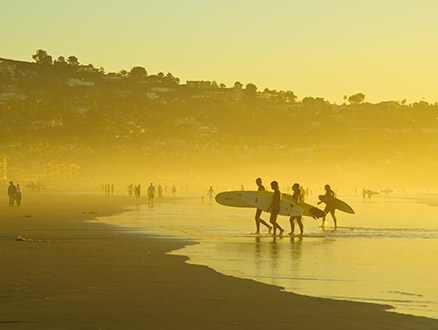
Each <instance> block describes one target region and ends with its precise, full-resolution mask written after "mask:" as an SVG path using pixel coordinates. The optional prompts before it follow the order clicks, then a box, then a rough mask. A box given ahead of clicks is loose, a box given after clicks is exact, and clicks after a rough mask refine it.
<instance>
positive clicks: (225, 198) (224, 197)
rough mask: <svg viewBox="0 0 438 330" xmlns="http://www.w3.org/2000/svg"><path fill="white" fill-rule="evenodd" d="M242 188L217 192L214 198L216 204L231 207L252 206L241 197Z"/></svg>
mask: <svg viewBox="0 0 438 330" xmlns="http://www.w3.org/2000/svg"><path fill="white" fill-rule="evenodd" d="M242 192H243V191H242V190H239V191H224V192H220V193H219V194H217V195H216V196H215V197H214V198H215V200H216V202H217V203H218V204H221V205H225V206H232V207H253V206H251V205H249V204H248V203H247V202H245V201H244V200H243V199H242Z"/></svg>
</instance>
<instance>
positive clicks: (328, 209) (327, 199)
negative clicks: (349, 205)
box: [318, 184, 338, 229]
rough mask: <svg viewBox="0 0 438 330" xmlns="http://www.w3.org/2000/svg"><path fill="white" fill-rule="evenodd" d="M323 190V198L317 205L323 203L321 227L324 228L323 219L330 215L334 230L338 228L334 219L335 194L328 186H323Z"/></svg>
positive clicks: (336, 220)
mask: <svg viewBox="0 0 438 330" xmlns="http://www.w3.org/2000/svg"><path fill="white" fill-rule="evenodd" d="M324 189H325V195H324V198H323V199H322V200H321V201H320V202H318V204H321V203H323V202H324V203H325V209H324V217H323V218H322V227H323V228H324V225H325V218H326V216H327V214H328V213H330V215H331V216H332V218H333V222H334V224H335V229H336V228H338V219H336V215H335V198H336V195H335V192H334V191H333V190H332V189H331V188H330V185H328V184H326V185H325V186H324Z"/></svg>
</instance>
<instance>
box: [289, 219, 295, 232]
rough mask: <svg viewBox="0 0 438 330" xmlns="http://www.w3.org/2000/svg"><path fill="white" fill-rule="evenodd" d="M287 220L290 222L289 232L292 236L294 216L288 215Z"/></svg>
mask: <svg viewBox="0 0 438 330" xmlns="http://www.w3.org/2000/svg"><path fill="white" fill-rule="evenodd" d="M289 222H290V233H289V234H290V235H291V236H292V235H293V234H294V232H295V218H294V217H290V218H289Z"/></svg>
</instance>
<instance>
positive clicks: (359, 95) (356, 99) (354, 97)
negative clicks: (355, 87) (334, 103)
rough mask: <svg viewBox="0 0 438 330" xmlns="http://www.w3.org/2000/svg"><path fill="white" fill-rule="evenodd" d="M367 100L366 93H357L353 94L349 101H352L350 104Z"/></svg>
mask: <svg viewBox="0 0 438 330" xmlns="http://www.w3.org/2000/svg"><path fill="white" fill-rule="evenodd" d="M364 100H365V95H364V94H362V93H357V94H354V95H351V96H350V97H349V98H348V102H350V104H360V103H362V102H363V101H364Z"/></svg>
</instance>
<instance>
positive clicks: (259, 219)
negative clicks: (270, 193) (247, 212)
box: [255, 178, 272, 234]
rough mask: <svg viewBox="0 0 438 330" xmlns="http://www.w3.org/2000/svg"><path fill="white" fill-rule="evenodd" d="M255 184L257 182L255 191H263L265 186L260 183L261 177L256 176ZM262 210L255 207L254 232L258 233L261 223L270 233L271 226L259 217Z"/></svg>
mask: <svg viewBox="0 0 438 330" xmlns="http://www.w3.org/2000/svg"><path fill="white" fill-rule="evenodd" d="M255 182H256V184H257V187H258V189H257V191H265V186H263V184H262V179H261V178H257V179H256V181H255ZM262 212H263V211H262V210H260V209H257V211H256V214H255V222H256V229H257V231H256V234H260V224H263V225H264V226H266V228H268V229H269V233H271V229H272V227H271V226H270V225H269V224H268V223H267V222H266V221H265V220H263V219H261V218H260V216H261V215H262Z"/></svg>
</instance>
